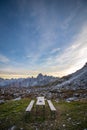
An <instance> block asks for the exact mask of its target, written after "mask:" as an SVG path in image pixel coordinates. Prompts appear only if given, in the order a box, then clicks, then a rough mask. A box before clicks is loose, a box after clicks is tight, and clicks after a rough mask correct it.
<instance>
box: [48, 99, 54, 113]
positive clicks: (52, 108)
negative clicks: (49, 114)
mask: <svg viewBox="0 0 87 130" xmlns="http://www.w3.org/2000/svg"><path fill="white" fill-rule="evenodd" d="M47 102H48V104H49V107H50V109H51V111H56V108H55V107H54V105H53V103H52V102H51V100H47Z"/></svg>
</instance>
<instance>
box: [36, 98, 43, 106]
mask: <svg viewBox="0 0 87 130" xmlns="http://www.w3.org/2000/svg"><path fill="white" fill-rule="evenodd" d="M36 105H45V99H44V97H37V102H36Z"/></svg>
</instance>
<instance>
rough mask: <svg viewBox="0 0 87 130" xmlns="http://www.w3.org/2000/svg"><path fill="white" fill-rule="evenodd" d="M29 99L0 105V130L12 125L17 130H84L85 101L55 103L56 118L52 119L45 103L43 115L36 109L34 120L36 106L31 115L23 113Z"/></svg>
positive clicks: (86, 112)
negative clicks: (21, 129)
mask: <svg viewBox="0 0 87 130" xmlns="http://www.w3.org/2000/svg"><path fill="white" fill-rule="evenodd" d="M30 100H31V99H28V98H25V99H21V100H20V101H8V102H6V103H5V104H1V105H0V129H1V130H7V129H8V128H10V127H11V126H13V125H16V126H17V129H20V128H23V129H24V130H36V128H38V130H47V129H49V130H84V129H85V128H87V101H83V102H82V101H78V102H70V103H67V102H64V101H61V102H58V103H57V102H55V101H54V100H53V104H54V106H55V107H56V109H57V112H56V118H55V119H52V118H51V114H50V109H49V106H48V104H47V102H46V106H45V113H44V115H43V109H42V108H41V107H38V110H37V118H36V106H35V105H34V108H33V110H32V112H31V115H30V116H29V115H28V114H26V113H25V109H26V107H27V106H28V104H29V102H30Z"/></svg>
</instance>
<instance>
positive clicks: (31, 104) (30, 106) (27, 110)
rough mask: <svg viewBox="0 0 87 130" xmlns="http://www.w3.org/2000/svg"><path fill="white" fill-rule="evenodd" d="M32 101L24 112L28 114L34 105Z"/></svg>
mask: <svg viewBox="0 0 87 130" xmlns="http://www.w3.org/2000/svg"><path fill="white" fill-rule="evenodd" d="M34 102H35V101H34V100H31V102H30V103H29V105H28V107H27V108H26V112H30V111H31V110H32V108H33V105H34Z"/></svg>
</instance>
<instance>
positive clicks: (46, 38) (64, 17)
mask: <svg viewBox="0 0 87 130" xmlns="http://www.w3.org/2000/svg"><path fill="white" fill-rule="evenodd" d="M86 62H87V0H0V77H2V78H20V77H21V78H23V77H31V76H34V77H35V76H37V75H38V74H39V73H42V74H46V75H52V76H56V77H62V76H65V75H67V74H71V73H73V72H75V71H76V70H78V69H80V68H81V67H82V66H83V65H84V64H85V63H86Z"/></svg>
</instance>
